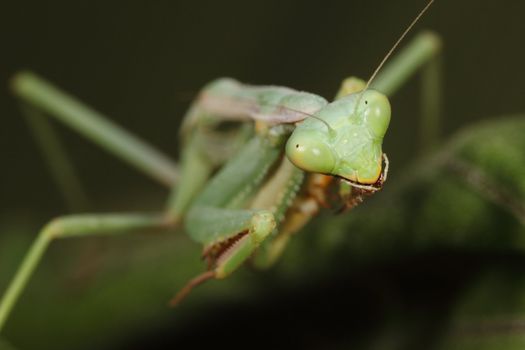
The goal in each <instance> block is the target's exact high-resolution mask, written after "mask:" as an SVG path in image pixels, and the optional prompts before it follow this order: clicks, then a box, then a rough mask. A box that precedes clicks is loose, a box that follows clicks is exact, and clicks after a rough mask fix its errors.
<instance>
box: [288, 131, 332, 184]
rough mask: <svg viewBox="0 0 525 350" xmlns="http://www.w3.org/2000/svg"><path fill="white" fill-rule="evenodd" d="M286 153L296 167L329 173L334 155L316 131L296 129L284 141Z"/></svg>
mask: <svg viewBox="0 0 525 350" xmlns="http://www.w3.org/2000/svg"><path fill="white" fill-rule="evenodd" d="M286 155H287V157H288V159H289V160H290V161H291V162H292V163H293V164H294V165H295V166H297V167H298V168H301V169H303V170H305V171H310V172H314V173H325V174H326V173H331V172H332V171H333V169H334V167H335V164H336V157H335V155H334V153H333V152H332V149H331V148H330V146H329V145H327V144H326V143H324V142H323V140H322V139H321V138H320V135H319V134H318V133H314V132H308V131H305V130H298V129H296V130H295V131H294V133H293V134H292V136H290V138H289V139H288V142H287V143H286Z"/></svg>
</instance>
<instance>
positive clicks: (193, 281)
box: [168, 270, 215, 307]
mask: <svg viewBox="0 0 525 350" xmlns="http://www.w3.org/2000/svg"><path fill="white" fill-rule="evenodd" d="M212 278H215V271H212V270H210V271H206V272H204V273H201V274H200V275H198V276H197V277H195V278H193V279H191V280H190V281H189V282H188V283H187V284H186V285H185V286H184V287H183V288H182V289H181V290H180V291H179V292H178V293H177V294H176V295H175V296H174V297H173V298H172V299H171V300H170V301H169V303H168V305H169V306H170V307H175V306H177V305H179V303H180V302H181V301H182V300H184V298H186V296H187V295H188V294H189V293H190V292H191V291H192V290H193V288H194V287H196V286H198V285H199V284H201V283H203V282H206V281H207V280H209V279H212Z"/></svg>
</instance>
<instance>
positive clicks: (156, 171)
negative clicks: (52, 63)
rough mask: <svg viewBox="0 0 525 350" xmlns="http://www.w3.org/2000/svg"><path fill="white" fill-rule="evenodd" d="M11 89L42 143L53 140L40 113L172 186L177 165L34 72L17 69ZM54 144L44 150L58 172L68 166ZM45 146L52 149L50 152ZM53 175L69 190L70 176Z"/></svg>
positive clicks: (52, 134) (62, 186)
mask: <svg viewBox="0 0 525 350" xmlns="http://www.w3.org/2000/svg"><path fill="white" fill-rule="evenodd" d="M11 89H12V91H13V93H14V94H15V95H16V96H17V97H18V98H20V100H21V101H22V102H24V104H25V105H27V106H31V110H32V111H31V112H29V113H30V114H31V115H30V116H29V117H30V118H31V119H32V120H33V122H31V125H32V126H33V127H35V126H36V125H37V124H36V123H38V126H36V127H37V130H35V131H36V133H37V135H39V137H40V138H41V139H43V140H44V141H45V142H46V143H47V142H54V141H53V140H56V138H55V137H54V133H52V131H49V130H51V129H50V128H49V126H50V125H49V124H46V122H45V121H44V122H41V121H40V122H38V121H35V120H36V118H42V117H43V114H45V115H46V116H50V117H53V118H55V119H56V120H58V121H60V122H61V123H63V124H65V125H66V126H68V127H70V128H71V129H73V130H75V131H76V132H78V133H79V134H81V135H83V136H84V137H86V138H87V139H89V140H91V141H92V142H94V143H95V144H97V145H99V146H100V147H102V148H103V149H105V150H107V151H108V152H110V153H112V154H113V155H115V156H117V157H118V158H120V159H122V160H124V161H126V162H127V163H129V164H130V165H132V166H134V167H135V168H137V169H139V170H140V171H142V172H143V173H145V174H146V175H148V176H150V177H152V178H153V179H155V180H156V181H158V182H160V183H161V184H164V185H167V186H172V185H174V183H175V182H176V181H177V178H178V169H177V166H176V165H175V164H174V163H173V162H172V161H171V160H170V158H169V157H167V156H166V155H164V154H163V153H162V152H160V151H158V150H157V149H155V148H153V147H152V146H151V145H149V144H148V143H146V142H144V141H142V140H141V139H139V138H138V137H136V136H135V135H133V134H131V133H130V132H128V131H126V130H125V129H123V128H121V127H120V126H118V125H116V124H115V123H113V122H112V121H111V120H110V119H109V118H107V117H106V116H104V115H102V114H101V113H100V112H97V111H95V110H93V109H92V108H90V107H88V106H86V105H84V104H83V103H81V102H80V101H79V100H77V99H76V98H74V97H73V96H71V95H68V94H67V93H65V92H63V91H61V90H60V89H59V88H57V87H56V86H54V85H52V84H50V83H49V82H47V81H45V80H44V79H42V78H41V77H39V76H37V75H36V74H33V73H30V72H20V73H18V74H17V75H16V76H15V77H14V78H13V80H12V84H11ZM35 111H39V112H41V113H39V112H36V113H35ZM41 114H42V115H41ZM55 144H56V145H57V146H56V147H51V146H50V147H51V148H48V149H46V150H44V151H45V152H46V153H47V157H48V158H49V157H51V158H53V159H54V161H53V162H52V163H51V166H52V167H54V169H55V170H53V171H54V172H55V173H59V172H60V171H61V167H64V166H66V167H69V168H70V166H69V165H65V164H67V161H66V160H65V156H64V154H65V152H64V151H61V150H60V147H59V146H58V143H56V141H55ZM49 149H52V150H51V152H50V151H49ZM57 149H58V151H57ZM56 159H58V162H56ZM55 178H56V180H57V182H58V183H59V186H60V187H61V188H62V191H63V192H65V191H69V190H70V185H68V184H66V182H67V181H71V179H69V180H66V182H64V181H63V180H62V179H60V178H57V177H55ZM73 181H76V180H73Z"/></svg>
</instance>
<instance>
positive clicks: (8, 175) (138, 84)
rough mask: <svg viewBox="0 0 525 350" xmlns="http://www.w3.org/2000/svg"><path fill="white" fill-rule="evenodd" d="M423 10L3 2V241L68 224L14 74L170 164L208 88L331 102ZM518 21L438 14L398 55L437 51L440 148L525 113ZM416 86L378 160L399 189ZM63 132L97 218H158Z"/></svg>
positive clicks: (122, 173) (149, 200)
mask: <svg viewBox="0 0 525 350" xmlns="http://www.w3.org/2000/svg"><path fill="white" fill-rule="evenodd" d="M425 3H426V2H425V0H403V1H352V0H347V1H324V2H320V1H306V0H303V1H298V0H297V1H292V0H289V1H286V0H282V1H257V2H256V1H193V2H189V1H187V2H182V1H149V2H147V1H143V2H140V1H125V2H124V1H16V2H14V1H12V2H6V1H4V2H3V3H2V5H1V7H0V42H1V43H2V45H1V51H0V52H1V53H0V115H1V117H2V124H1V127H0V142H1V146H0V147H1V152H2V160H3V164H2V171H1V174H2V175H1V176H2V177H1V181H0V186H1V187H0V188H1V192H0V193H1V197H0V198H1V201H2V202H1V204H0V206H1V211H0V220H1V221H2V222H3V226H2V227H4V228H5V227H15V226H16V225H17V224H18V223H19V222H21V221H24V222H31V223H34V225H36V227H38V226H41V225H42V224H43V223H45V222H46V221H47V219H48V218H50V217H52V216H56V215H61V214H63V213H66V212H67V208H66V206H65V204H64V202H63V200H62V198H61V196H60V194H59V192H58V191H57V188H56V187H55V185H54V183H53V181H52V180H51V178H50V176H49V173H48V171H47V168H46V165H45V164H44V162H43V160H42V158H41V157H40V154H39V151H38V149H37V147H36V145H35V143H34V141H33V140H32V138H31V136H30V133H29V132H28V130H27V127H26V125H25V123H24V120H23V118H22V117H21V114H20V113H19V111H18V109H17V103H16V101H15V99H14V98H13V96H12V95H11V94H10V92H9V79H10V77H12V76H13V74H15V73H16V72H17V71H18V70H21V69H28V70H32V71H35V72H37V73H38V74H40V75H42V76H44V77H45V78H47V79H49V80H50V81H52V82H54V83H56V84H57V85H58V86H60V87H61V88H63V89H65V90H66V91H69V92H70V93H72V94H74V95H75V96H77V97H78V98H80V99H81V100H83V101H85V102H86V103H88V104H89V105H91V106H94V107H95V108H96V109H98V110H100V111H102V112H103V113H105V114H107V115H109V116H111V118H112V120H114V121H116V122H117V123H119V124H121V125H122V126H125V127H126V128H127V129H129V130H131V131H133V132H134V133H136V134H138V135H140V136H141V137H143V138H144V139H146V140H148V141H149V142H151V144H153V145H155V146H156V147H158V148H160V149H162V150H163V151H165V152H166V153H168V154H170V155H172V156H173V157H174V158H176V157H177V151H178V150H177V148H178V144H177V140H178V136H177V129H178V126H179V123H180V120H181V117H182V116H183V114H184V112H185V110H186V109H187V107H188V105H189V103H190V101H191V99H192V98H193V96H194V95H195V94H196V93H197V92H198V91H199V89H200V88H201V87H202V86H203V85H204V84H205V83H206V82H208V81H210V80H212V79H214V78H217V77H220V76H230V77H234V78H236V79H238V80H240V81H243V82H247V83H253V84H275V85H284V86H289V87H293V88H296V89H299V90H305V91H309V92H314V93H318V94H320V95H322V96H324V97H327V98H331V97H332V96H333V95H334V93H335V91H336V90H337V88H338V86H339V84H340V82H341V81H342V79H343V78H345V77H347V76H349V75H357V76H359V77H362V78H365V79H366V78H368V77H369V76H370V74H371V73H372V71H373V70H374V69H375V67H376V66H377V64H378V63H379V62H380V61H381V59H382V58H383V57H384V55H385V54H386V52H387V51H388V50H389V49H390V47H391V46H392V44H393V43H394V42H395V40H396V39H397V38H398V37H399V36H400V34H401V33H402V31H403V30H404V29H405V28H406V26H407V25H408V24H409V23H410V21H411V20H412V19H413V18H414V17H415V16H416V15H417V13H418V12H419V11H420V10H421V9H422V8H423V6H424V5H425ZM524 13H525V2H522V1H510V0H503V1H499V2H498V1H488V0H486V1H479V0H477V1H475V0H464V1H452V0H436V3H435V4H434V5H433V6H432V7H431V8H430V10H429V12H428V13H427V14H426V15H425V16H424V17H423V18H422V19H421V21H420V22H419V23H418V24H417V25H416V27H415V28H414V29H413V31H412V32H411V33H410V34H409V36H408V38H407V39H406V41H405V43H406V42H408V41H409V40H410V38H411V37H413V36H414V35H416V34H417V32H419V31H421V30H423V29H431V30H433V31H435V32H436V33H438V34H439V35H440V36H441V37H442V39H443V42H444V51H443V56H444V71H443V81H444V105H443V110H444V115H443V131H442V133H443V134H444V135H450V134H451V133H452V132H454V131H455V130H457V129H459V128H460V127H462V126H464V125H467V124H468V123H471V122H473V121H476V120H480V119H485V118H492V117H496V116H498V115H504V114H509V113H515V112H524V111H525V99H524V96H525V84H524V81H525V71H524V70H523V68H522V67H523V62H525V49H524V48H525V45H524V35H525V21H523V14H524ZM418 83H419V81H418V80H417V79H412V80H411V81H410V82H408V83H407V86H406V88H403V89H402V90H401V91H400V92H399V93H398V94H396V96H394V98H393V99H392V106H393V118H392V123H391V129H390V132H389V134H388V135H387V138H386V141H385V142H386V143H385V146H384V147H385V150H386V152H388V153H389V155H390V157H391V162H392V175H393V176H394V177H395V176H402V174H400V172H399V170H398V169H400V168H401V165H402V164H405V163H406V162H408V161H409V159H411V158H412V156H413V155H414V153H415V149H417V144H416V131H417V123H418V111H419V107H420V106H419V94H418V89H419V84H418ZM59 130H60V134H61V136H62V137H63V138H64V143H65V144H67V148H68V151H69V152H70V155H71V157H72V158H73V159H74V163H75V166H76V167H77V168H78V169H79V173H80V174H82V180H83V182H84V184H85V185H86V187H87V189H88V192H89V194H90V196H91V199H92V202H93V209H94V210H95V211H109V210H118V211H123V210H131V209H142V208H143V209H148V210H151V209H155V208H161V207H162V205H163V203H164V202H165V200H166V196H167V191H166V190H165V189H164V188H162V187H161V186H158V185H157V184H155V183H153V182H152V181H151V180H149V179H147V178H144V177H143V176H142V175H141V174H139V173H137V172H136V171H135V170H133V169H130V168H129V167H128V166H127V165H125V164H124V163H122V162H121V161H119V160H115V159H114V158H113V157H112V156H109V155H107V154H106V153H105V152H104V151H101V150H100V149H98V148H96V147H94V146H92V145H91V144H90V143H89V142H87V141H85V140H83V139H81V138H80V137H78V136H77V135H76V134H73V133H72V132H70V131H69V130H66V129H65V128H62V127H60V128H59ZM7 223H9V224H7ZM10 225H11V226H10ZM29 226H30V227H33V226H31V225H29ZM22 231H23V232H22ZM8 233H9V232H0V235H6V234H8ZM19 234H20V235H33V234H34V232H26V231H25V230H20V232H19ZM152 239H154V238H152ZM4 249H5V248H4ZM57 264H58V263H57ZM395 269H396V268H395V267H394V270H395ZM398 269H401V270H402V269H403V267H402V266H401V267H398ZM4 272H7V271H4ZM172 273H173V274H176V273H177V268H176V267H174V269H173V272H172ZM386 274H389V272H388V271H387V272H386ZM2 282H3V283H2V284H0V285H4V283H5V282H4V281H2ZM330 283H332V282H330ZM314 292H315V290H314ZM130 293H131V292H130ZM306 293H307V294H306V295H307V296H308V295H309V294H308V293H313V292H311V291H310V292H306ZM304 298H305V299H307V297H304ZM162 302H163V301H162ZM115 303H118V301H115ZM267 307H269V308H271V307H272V304H269V305H267ZM298 307H299V308H301V306H298ZM332 307H333V305H332ZM240 309H242V307H240ZM221 312H224V310H219V311H218V314H220V313H221ZM228 312H230V311H228ZM231 312H234V311H231ZM290 312H292V311H290ZM378 312H380V311H378ZM216 314H217V313H216ZM21 322H22V321H20V323H19V324H21ZM290 322H293V317H292V318H291V320H290ZM283 323H284V322H283ZM163 327H164V328H163V329H167V328H169V327H166V326H163ZM280 327H286V325H285V324H281V325H280ZM208 328H213V325H211V326H210V325H208ZM13 329H14V328H13ZM27 331H28V332H30V330H27ZM295 331H300V330H295ZM13 333H17V334H20V333H19V332H18V331H13ZM168 333H169V332H168ZM28 334H29V333H28ZM189 334H191V333H189ZM18 337H19V338H20V336H18ZM188 339H189V338H188ZM138 344H141V343H140V342H139V343H138Z"/></svg>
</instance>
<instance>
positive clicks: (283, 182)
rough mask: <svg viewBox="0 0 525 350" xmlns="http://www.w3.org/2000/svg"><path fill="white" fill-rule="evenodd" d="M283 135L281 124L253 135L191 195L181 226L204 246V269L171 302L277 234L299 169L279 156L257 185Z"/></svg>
mask: <svg viewBox="0 0 525 350" xmlns="http://www.w3.org/2000/svg"><path fill="white" fill-rule="evenodd" d="M272 134H273V135H272ZM286 135H287V132H286V131H285V128H283V127H282V126H278V127H275V128H272V129H270V131H269V134H268V135H264V136H262V135H257V136H256V137H254V138H253V139H252V140H251V141H250V142H248V143H247V144H246V146H245V147H244V148H243V150H242V151H241V152H240V153H239V154H238V155H237V156H236V157H235V158H234V159H232V161H230V162H229V163H228V164H227V165H226V166H225V167H224V168H223V169H222V170H221V171H220V172H219V174H217V175H216V176H215V177H214V178H213V179H212V180H211V181H210V184H209V185H208V186H207V187H206V188H205V189H204V190H203V192H202V193H201V194H200V195H199V196H198V197H197V198H196V200H195V203H194V204H193V205H192V207H191V208H190V209H189V211H188V213H187V216H186V220H185V226H186V230H187V231H188V233H189V234H190V236H191V237H192V238H193V239H194V240H195V241H197V242H200V243H202V244H203V245H204V256H205V258H207V260H208V265H209V271H207V272H205V273H204V274H202V275H200V276H198V277H197V278H195V279H193V280H192V281H190V282H189V283H188V285H187V286H186V287H185V288H183V289H182V290H181V292H179V294H177V296H176V297H175V298H174V299H173V300H172V302H171V304H172V305H176V304H178V303H179V302H180V301H181V300H182V299H183V298H184V297H185V296H186V295H187V294H188V293H189V292H190V291H191V289H192V288H193V287H194V286H196V285H198V284H200V283H202V282H203V281H205V280H207V279H210V278H218V279H220V278H224V277H227V276H228V275H230V274H231V273H232V272H233V271H235V270H236V269H237V268H238V267H239V266H240V265H241V264H242V263H244V262H245V261H246V260H247V259H248V258H250V257H251V256H252V255H253V253H254V252H255V250H257V249H258V248H259V247H260V245H261V244H263V242H264V241H265V240H266V239H267V238H268V237H270V236H272V237H273V235H274V234H276V233H275V231H274V229H275V228H276V227H277V225H278V224H279V222H280V221H281V220H282V219H283V218H284V213H285V212H286V209H287V208H288V207H289V206H290V204H291V203H292V201H293V199H294V197H295V195H296V193H297V191H298V190H299V187H300V185H301V183H302V181H303V172H302V171H301V170H299V169H297V168H295V167H294V166H293V165H291V164H290V163H289V161H288V160H287V159H286V158H283V160H282V163H283V164H284V165H283V164H281V166H280V167H278V169H277V170H276V171H275V173H274V174H273V175H272V176H270V178H269V179H268V180H267V181H266V184H265V186H263V187H262V188H260V186H259V185H260V184H261V183H262V182H263V181H264V180H265V179H266V178H267V175H268V174H269V172H270V170H271V168H272V167H273V164H274V163H275V162H276V161H277V160H278V159H280V156H281V155H282V143H283V142H284V137H285V136H286ZM254 194H255V197H254V196H253V195H254Z"/></svg>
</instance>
